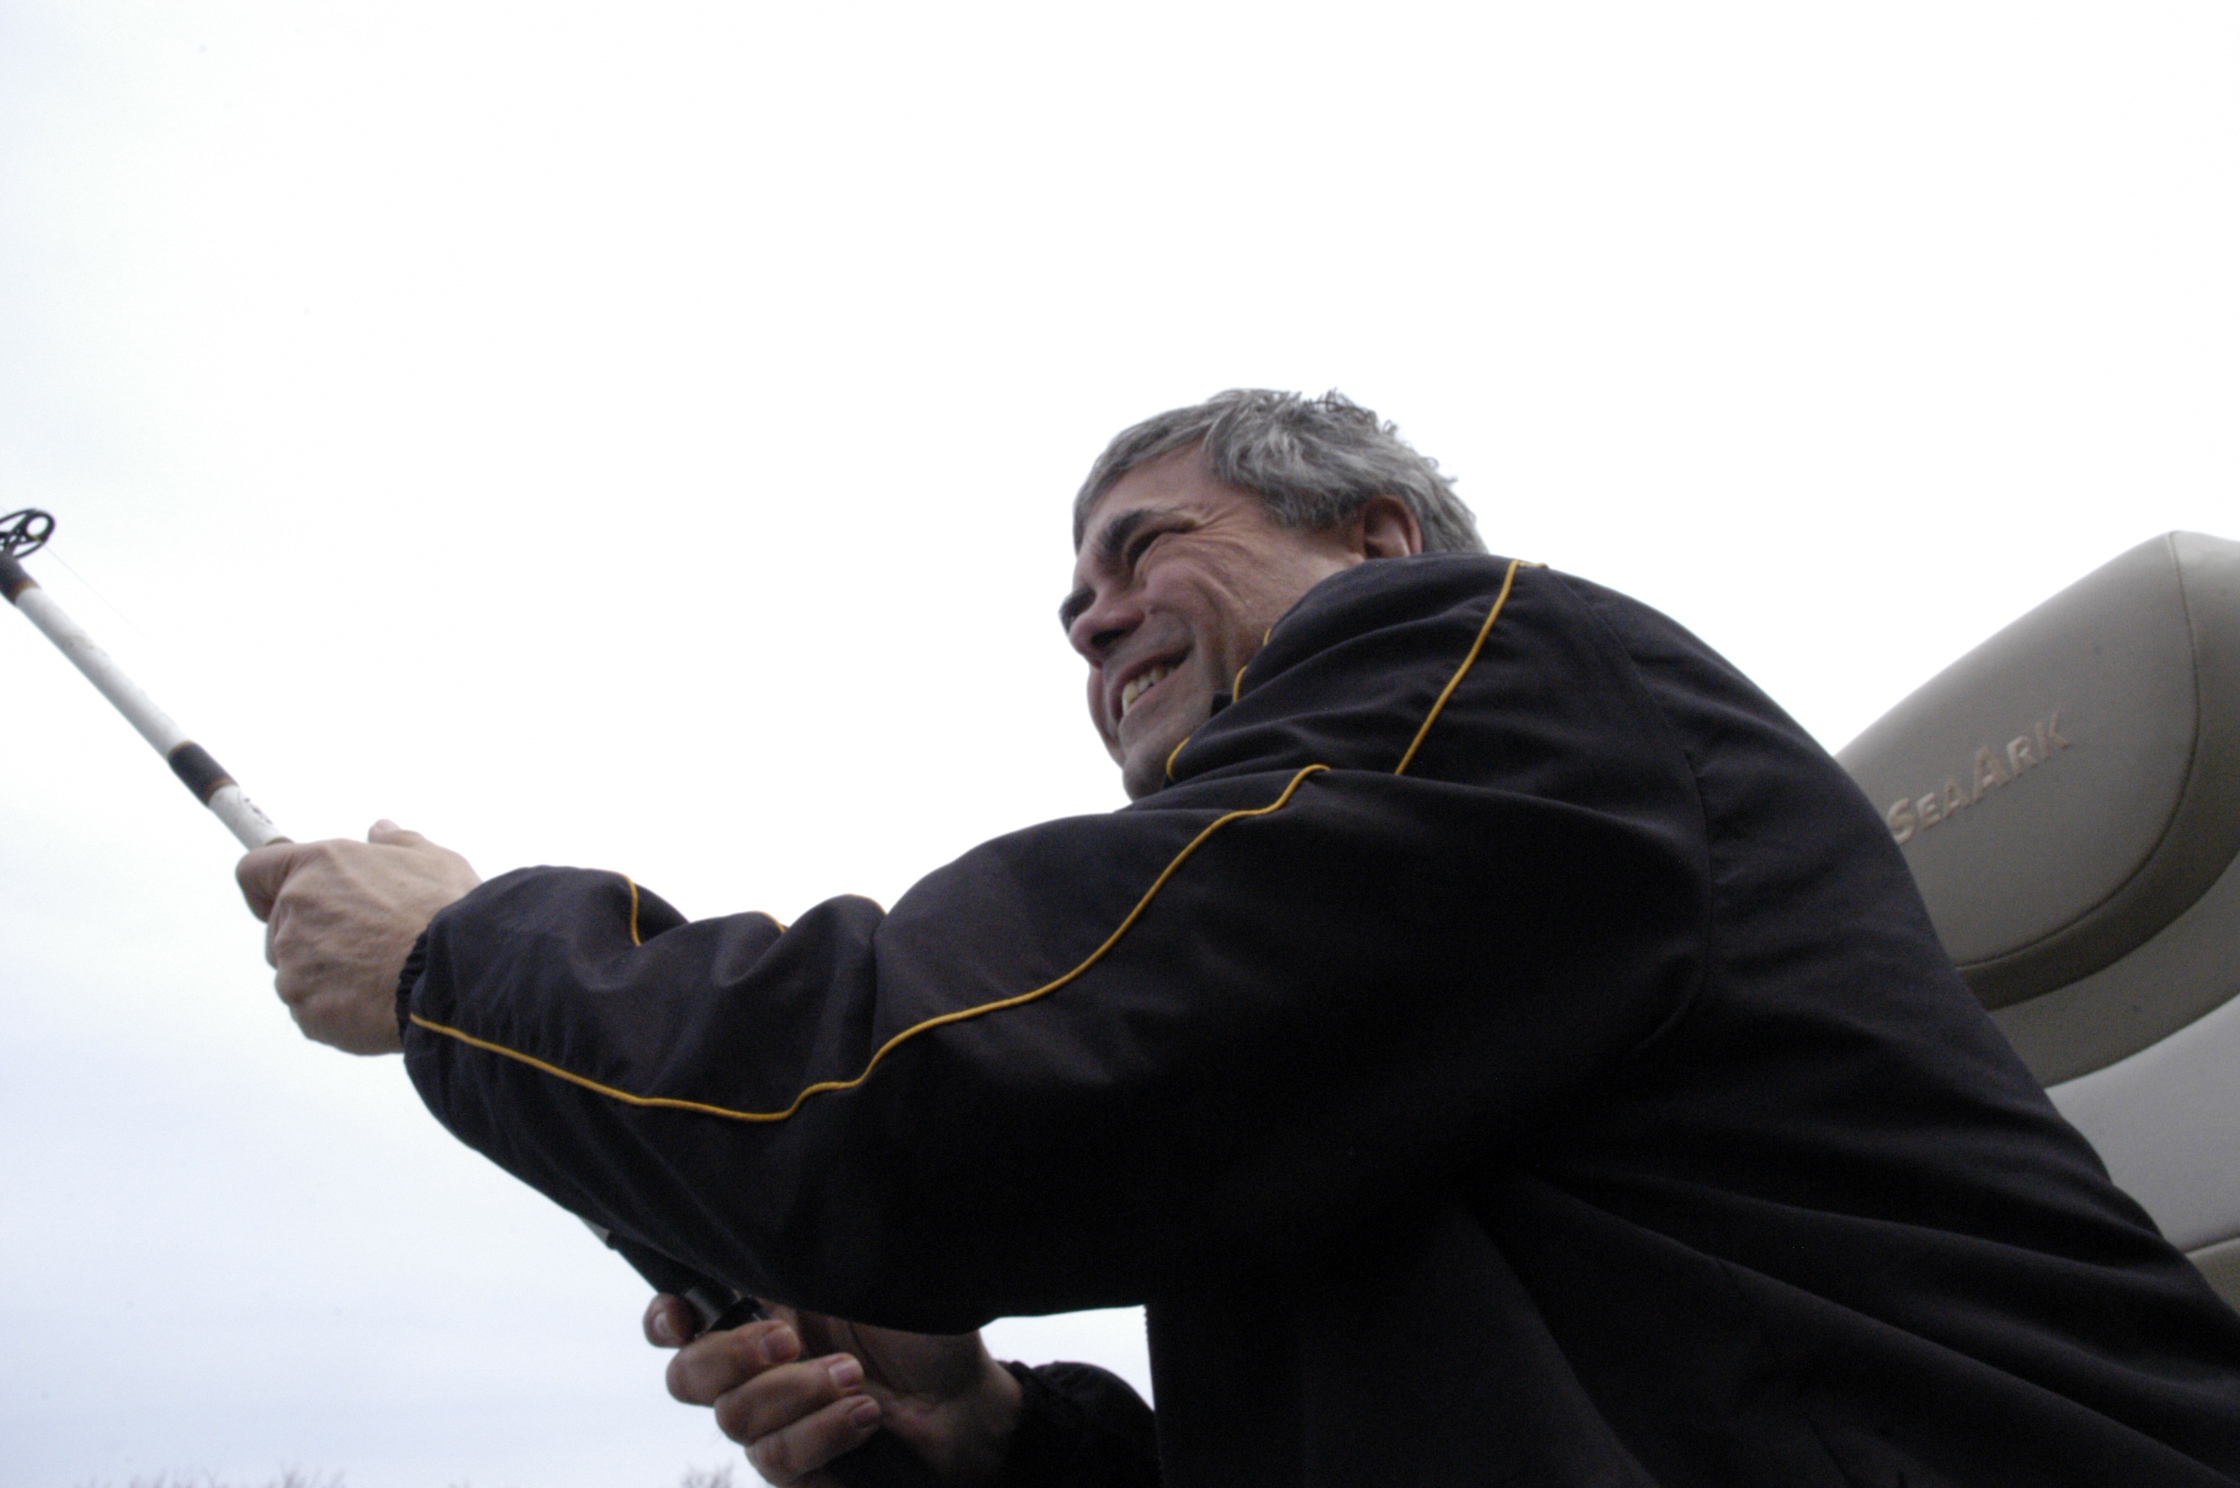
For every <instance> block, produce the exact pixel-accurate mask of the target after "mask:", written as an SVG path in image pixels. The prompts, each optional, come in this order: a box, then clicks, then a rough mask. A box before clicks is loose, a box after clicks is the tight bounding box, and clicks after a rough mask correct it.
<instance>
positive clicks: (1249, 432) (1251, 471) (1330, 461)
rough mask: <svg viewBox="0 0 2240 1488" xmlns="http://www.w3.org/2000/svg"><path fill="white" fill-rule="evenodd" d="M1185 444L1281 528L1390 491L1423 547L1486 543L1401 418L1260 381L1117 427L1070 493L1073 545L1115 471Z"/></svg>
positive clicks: (1454, 549)
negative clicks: (1402, 428)
mask: <svg viewBox="0 0 2240 1488" xmlns="http://www.w3.org/2000/svg"><path fill="white" fill-rule="evenodd" d="M1192 445H1199V446H1202V447H1203V449H1204V452H1205V462H1206V470H1207V472H1208V473H1209V474H1210V475H1212V476H1213V478H1214V479H1215V480H1218V481H1221V482H1223V483H1224V484H1226V485H1232V486H1236V487H1239V488H1240V489H1242V490H1246V491H1250V492H1252V493H1253V494H1254V495H1255V496H1258V497H1259V498H1260V499H1261V500H1262V501H1263V502H1265V503H1266V504H1267V507H1268V512H1269V515H1271V516H1273V517H1274V518H1275V519H1276V522H1277V523H1278V524H1279V525H1281V526H1284V527H1304V528H1310V529H1317V530H1319V529H1323V528H1329V527H1335V526H1337V525H1338V524H1339V523H1340V522H1343V521H1345V520H1346V519H1347V518H1349V517H1351V516H1352V515H1353V514H1354V513H1355V512H1357V511H1359V510H1361V508H1362V507H1364V506H1366V505H1368V503H1369V501H1370V499H1371V498H1372V497H1377V496H1395V497H1398V498H1399V499H1400V500H1401V501H1402V502H1404V503H1406V505H1407V508H1408V510H1409V511H1411V512H1413V513H1415V518H1416V523H1417V525H1418V526H1420V527H1422V529H1423V548H1424V551H1425V552H1427V553H1483V552H1484V551H1485V550H1486V545H1485V543H1484V541H1483V540H1481V539H1480V538H1479V536H1478V524H1477V521H1476V520H1475V519H1474V518H1473V517H1472V516H1471V515H1470V508H1469V507H1467V506H1464V505H1463V504H1462V501H1461V500H1460V498H1458V497H1457V496H1456V495H1455V494H1454V477H1452V476H1448V475H1441V474H1440V473H1439V462H1438V461H1437V460H1434V459H1432V458H1430V457H1429V456H1428V455H1421V454H1418V453H1416V451H1415V450H1414V449H1413V448H1411V447H1410V446H1409V445H1408V443H1407V441H1405V440H1403V439H1402V438H1401V437H1400V434H1399V426H1398V425H1396V424H1391V423H1384V422H1380V421H1379V420H1378V418H1377V416H1376V414H1375V412H1373V411H1372V410H1370V409H1367V408H1363V407H1362V406H1361V405H1360V404H1358V403H1356V402H1354V401H1353V400H1352V399H1350V398H1348V397H1347V396H1346V395H1345V394H1343V393H1340V392H1337V391H1336V390H1332V391H1330V392H1327V393H1324V394H1323V395H1322V396H1321V397H1319V398H1309V397H1307V396H1305V395H1304V394H1301V393H1280V392H1272V391H1270V390H1269V389H1266V388H1231V389H1230V390H1229V391H1228V392H1225V393H1216V394H1214V395H1213V396H1212V397H1210V398H1208V399H1206V401H1205V402H1203V403H1199V404H1195V405H1193V406H1192V407H1189V408H1177V409H1174V410H1173V411H1171V412H1168V413H1162V414H1158V415H1156V416H1155V417H1152V418H1147V419H1145V420H1144V421H1143V422H1142V423H1140V424H1137V425H1136V426H1135V427H1134V428H1131V429H1124V430H1122V431H1121V432H1120V433H1119V434H1118V435H1117V436H1115V437H1114V439H1113V441H1112V443H1110V444H1108V445H1106V446H1105V451H1104V453H1103V454H1101V455H1099V456H1097V463H1096V464H1094V465H1092V466H1090V467H1089V478H1088V479H1087V480H1086V481H1084V482H1082V485H1081V493H1080V494H1079V495H1078V496H1076V497H1074V498H1073V545H1074V546H1075V547H1076V548H1078V547H1080V546H1081V534H1082V532H1083V530H1084V529H1085V528H1086V527H1087V526H1088V522H1089V509H1090V508H1091V507H1093V506H1095V505H1096V504H1097V501H1098V499H1099V498H1101V497H1102V496H1103V495H1104V493H1105V492H1107V491H1109V490H1111V489H1112V488H1113V486H1115V485H1116V484H1118V483H1119V481H1120V478H1121V477H1122V476H1124V475H1126V474H1127V473H1128V472H1129V471H1131V470H1133V469H1135V468H1136V467H1137V466H1138V465H1146V464H1149V463H1150V462H1151V461H1153V460H1156V459H1159V458H1161V457H1162V456H1165V455H1170V454H1173V453H1174V452H1175V451H1176V450H1181V449H1188V448H1189V447H1190V446H1192Z"/></svg>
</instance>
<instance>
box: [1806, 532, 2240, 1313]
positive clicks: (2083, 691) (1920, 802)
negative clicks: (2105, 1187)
mask: <svg viewBox="0 0 2240 1488" xmlns="http://www.w3.org/2000/svg"><path fill="white" fill-rule="evenodd" d="M1837 758H1838V759H1839V760H1841V761H1842V762H1843V765H1844V767H1845V768H1846V769H1848V770H1849V771H1850V772H1851V774H1852V776H1853V778H1854V779H1856V780H1857V781H1858V782H1859V783H1860V785H1861V786H1863V787H1865V789H1866V792H1867V794H1868V796H1869V798H1870V799H1872V800H1873V801H1874V803H1875V805H1876V807H1877V808H1878V809H1880V810H1881V811H1882V812H1883V816H1884V820H1885V821H1887V822H1888V823H1889V825H1890V831H1891V835H1892V836H1893V837H1895V838H1896V839H1897V841H1898V842H1899V844H1900V845H1901V848H1902V850H1903V852H1904V853H1905V856H1906V861H1907V863H1908V864H1909V865H1910V866H1911V867H1912V869H1913V875H1914V879H1915V881H1916V882H1917V883H1918V884H1919V885H1920V887H1921V893H1922V897H1923V898H1924V899H1926V900H1927V901H1928V905H1929V913H1930V915H1931V917H1932V918H1933V919H1934V920H1935V921H1936V926H1937V931H1938V933H1939V934H1940V935H1942V936H1943V937H1944V943H1945V948H1946V949H1947V950H1948V951H1949V952H1950V953H1951V955H1952V958H1953V960H1954V961H1955V962H1956V963H1957V964H1958V966H1959V968H1960V971H1961V973H1962V975H1964V976H1965V977H1966V978H1967V980H1968V985H1969V986H1970V987H1972V988H1973V989H1974V990H1975V993H1976V995H1977V996H1978V997H1979V998H1981V999H1982V1001H1983V1004H1984V1006H1985V1007H1987V1008H1989V1009H1990V1010H1991V1016H1992V1018H1993V1020H1994V1021H1996V1022H1997V1023H1998V1024H1999V1026H2000V1027H2001V1028H2002V1029H2003V1030H2004V1031H2005V1033H2006V1035H2007V1037H2008V1039H2009V1040H2010V1041H2012V1043H2013V1044H2014V1046H2015V1049H2016V1051H2017V1052H2019V1053H2020V1054H2021V1055H2022V1058H2023V1062H2024V1063H2026V1064H2027V1065H2029V1067H2030V1069H2031V1071H2032V1072H2033V1073H2035V1074H2036V1075H2037V1077H2038V1078H2039V1079H2040V1080H2041V1081H2043V1082H2044V1083H2045V1085H2046V1087H2047V1089H2048V1092H2049V1093H2050V1094H2051V1095H2052V1097H2053V1100H2054V1104H2055V1105H2057V1106H2059V1107H2060V1108H2061V1111H2062V1113H2063V1114H2064V1115H2066V1116H2067V1117H2068V1118H2069V1120H2070V1121H2072V1122H2074V1123H2075V1124H2076V1126H2077V1127H2078V1129H2079V1130H2081V1131H2082V1132H2083V1133H2084V1134H2085V1136H2086V1137H2087V1138H2089V1139H2090V1140H2091V1142H2092V1144H2093V1146H2094V1147H2096V1148H2098V1149H2099V1152H2100V1155H2101V1157H2102V1159H2103V1160H2105V1161H2106V1163H2107V1165H2108V1171H2109V1173H2110V1174H2111V1175H2112V1176H2113V1177H2114V1178H2115V1180H2116V1182H2117V1183H2118V1184H2119V1185H2121V1186H2122V1187H2123V1188H2124V1189H2125V1190H2127V1191H2128V1192H2129V1193H2130V1194H2131V1195H2132V1196H2133V1197H2134V1198H2136V1199H2138V1200H2139V1202H2140V1203H2141V1204H2143V1205H2145V1206H2146V1209H2147V1212H2148V1213H2150V1214H2152V1215H2153V1216H2154V1219H2155V1223H2156V1224H2158V1225H2160V1226H2161V1228H2162V1232H2163V1233H2164V1234H2165V1235H2167V1236H2169V1238H2170V1239H2171V1240H2173V1241H2174V1242H2176V1243H2177V1245H2178V1246H2179V1247H2180V1248H2181V1249H2183V1250H2184V1251H2186V1253H2187V1254H2188V1255H2190V1256H2191V1257H2192V1258H2193V1261H2194V1263H2195V1264H2196V1265H2197V1266H2199V1267H2200V1268H2201V1269H2202V1271H2203V1273H2204V1274H2206V1275H2207V1276H2208V1278H2209V1280H2210V1282H2211V1284H2212V1285H2214V1286H2215V1287H2216V1288H2217V1290H2218V1291H2219V1292H2220V1293H2221V1294H2222V1295H2223V1296H2224V1298H2225V1300H2226V1301H2228V1302H2232V1303H2234V1304H2235V1305H2236V1306H2240V996H2236V994H2240V543H2233V542H2227V541H2224V540H2222V539H2219V538H2213V537H2204V536H2201V535H2199V534H2196V533H2189V532H2173V533H2169V534H2167V535H2165V536H2162V537H2158V538H2155V539H2153V540H2151V541H2149V542H2145V543H2142V544H2140V545H2139V546H2138V547H2136V548H2133V549H2132V550H2131V551H2130V552H2128V553H2125V554H2124V555H2123V556H2121V557H2120V558H2117V559H2116V560H2114V561H2113V562H2111V563H2109V564H2108V565H2106V566H2105V567H2103V568H2101V569H2099V570H2097V571H2095V572H2094V573H2092V574H2089V575H2087V576H2086V577H2085V578H2083V579H2081V580H2079V581H2078V582H2077V583H2075V584H2073V585H2071V586H2070V587H2069V588H2067V589H2065V590H2063V591H2062V592H2061V593H2060V594H2057V595H2055V596H2054V597H2053V598H2052V599H2049V600H2047V601H2046V602H2045V603H2044V604H2042V605H2040V606H2039V607H2038V608H2036V609H2035V610H2032V611H2031V612H2030V613H2029V614H2027V615H2025V616H2023V617H2022V618H2021V619H2020V620H2017V621H2016V622H2014V624H2012V625H2010V626H2008V627H2007V628H2006V629H2005V630H2003V631H2001V632H1999V634H1997V635H1995V636H1993V637H1992V638H1991V639H1990V640H1988V641H1986V642H1984V643H1983V644H1982V645H1981V646H1978V647H1977V648H1976V649H1975V650H1973V651H1971V652H1970V653H1968V655H1966V656H1965V657H1962V658H1961V659H1960V660H1959V661H1957V662H1955V663H1954V664H1953V665H1952V666H1950V667H1949V668H1947V669H1946V670H1945V671H1944V672H1943V673H1941V674H1940V675H1938V676H1937V677H1935V678H1934V679H1932V680H1931V681H1930V682H1929V683H1928V684H1927V685H1925V686H1923V687H1922V688H1921V689H1920V690H1919V691H1917V692H1915V693H1914V694H1913V695H1912V696H1911V697H1908V698H1907V699H1906V700H1905V701H1904V702H1902V703H1900V704H1898V706H1897V707H1895V708H1893V709H1891V710H1890V712H1889V713H1887V714H1885V715H1884V716H1883V717H1882V718H1881V719H1880V720H1879V721H1878V722H1876V723H1875V724H1874V725H1873V726H1872V727H1870V728H1869V729H1867V731H1866V732H1865V733H1863V734H1861V735H1860V736H1859V737H1858V738H1857V739H1855V740H1853V741H1852V742H1851V743H1850V744H1849V745H1847V746H1846V747H1845V748H1844V749H1842V750H1841V751H1839V753H1838V755H1837Z"/></svg>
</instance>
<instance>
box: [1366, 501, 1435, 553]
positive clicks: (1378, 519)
mask: <svg viewBox="0 0 2240 1488" xmlns="http://www.w3.org/2000/svg"><path fill="white" fill-rule="evenodd" d="M1357 520H1358V521H1359V522H1360V524H1361V527H1360V533H1361V556H1362V557H1364V558H1412V557H1414V556H1415V555H1416V554H1418V553H1420V552H1422V551H1423V527H1422V525H1421V524H1420V523H1418V522H1417V521H1416V514H1415V513H1414V512H1412V511H1410V510H1408V503H1407V502H1405V501H1402V500H1401V499H1400V498H1399V497H1397V496H1372V497H1370V498H1369V502H1368V504H1367V505H1366V506H1364V507H1362V508H1361V511H1360V513H1359V515H1358V517H1357Z"/></svg>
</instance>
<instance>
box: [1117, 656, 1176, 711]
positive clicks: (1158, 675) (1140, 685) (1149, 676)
mask: <svg viewBox="0 0 2240 1488" xmlns="http://www.w3.org/2000/svg"><path fill="white" fill-rule="evenodd" d="M1173 675H1174V665H1173V663H1171V662H1164V661H1162V662H1160V663H1159V664H1158V665H1156V666H1153V667H1150V668H1148V669H1147V670H1145V671H1141V672H1138V673H1137V674H1136V675H1135V676H1133V677H1130V678H1129V679H1128V685H1127V686H1125V687H1123V688H1121V689H1120V716H1121V717H1122V718H1125V717H1127V716H1128V710H1129V709H1130V708H1132V707H1134V706H1135V705H1136V699H1137V698H1139V697H1142V696H1143V695H1144V694H1145V693H1146V692H1149V691H1150V690H1151V689H1152V688H1154V687H1156V686H1158V685H1159V684H1160V683H1161V682H1164V681H1166V680H1167V678H1169V677H1171V676H1173Z"/></svg>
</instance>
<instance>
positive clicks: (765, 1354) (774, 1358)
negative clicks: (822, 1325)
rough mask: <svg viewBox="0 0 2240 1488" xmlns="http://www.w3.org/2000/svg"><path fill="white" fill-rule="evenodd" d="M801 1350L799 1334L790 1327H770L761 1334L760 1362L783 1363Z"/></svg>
mask: <svg viewBox="0 0 2240 1488" xmlns="http://www.w3.org/2000/svg"><path fill="white" fill-rule="evenodd" d="M800 1352H801V1335H800V1334H798V1333H796V1332H794V1331H793V1330H792V1329H791V1328H785V1327H779V1328H772V1329H771V1330H770V1331H769V1332H767V1333H765V1334H763V1335H762V1362H763V1363H765V1364H783V1363H785V1362H786V1360H788V1359H791V1358H794V1357H796V1356H797V1355H799V1354H800Z"/></svg>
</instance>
